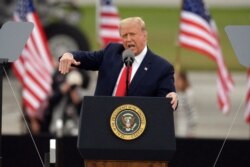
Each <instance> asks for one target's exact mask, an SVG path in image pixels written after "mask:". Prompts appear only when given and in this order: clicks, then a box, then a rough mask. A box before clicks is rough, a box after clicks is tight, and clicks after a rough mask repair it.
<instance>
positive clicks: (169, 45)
mask: <svg viewBox="0 0 250 167" xmlns="http://www.w3.org/2000/svg"><path fill="white" fill-rule="evenodd" d="M82 13H83V17H82V21H81V24H80V26H81V28H82V29H83V31H84V32H85V33H86V35H87V36H88V38H89V40H90V43H91V49H92V50H96V49H98V48H99V45H98V43H97V37H96V31H95V8H94V6H84V7H82ZM119 13H120V16H121V18H125V17H129V16H140V17H142V18H143V19H144V20H145V22H146V25H147V29H148V37H149V39H148V45H149V47H150V48H151V49H152V50H153V51H154V52H156V53H157V54H159V55H161V56H163V57H165V58H166V59H168V60H169V61H170V62H171V63H173V64H175V58H176V55H177V52H178V50H179V49H178V48H177V47H176V39H177V38H178V29H179V15H180V9H178V8H166V7H157V8H156V7H155V8H149V7H133V8H132V7H119ZM211 14H212V16H213V18H214V20H215V21H216V23H217V26H218V29H219V33H220V39H221V45H222V50H223V54H224V59H225V62H226V64H227V65H228V67H229V69H230V70H232V71H240V70H244V68H243V67H242V66H241V65H239V63H238V61H237V59H236V57H235V55H234V52H233V50H232V48H231V44H230V43H229V41H228V38H227V36H226V33H225V31H224V28H225V26H227V25H249V23H250V8H243V9H242V8H240V9H232V8H226V9H212V10H211ZM179 51H180V55H181V65H182V68H183V69H187V70H214V69H216V66H215V63H214V62H212V61H211V60H210V59H209V58H207V57H206V56H203V55H199V54H196V53H194V52H192V51H189V50H185V49H180V50H179ZM249 56H250V55H249Z"/></svg>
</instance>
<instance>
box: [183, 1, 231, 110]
mask: <svg viewBox="0 0 250 167" xmlns="http://www.w3.org/2000/svg"><path fill="white" fill-rule="evenodd" d="M179 45H180V47H183V48H187V49H191V50H193V51H196V52H199V53H201V54H204V55H206V56H208V57H209V58H211V59H212V60H213V61H215V62H216V63H217V97H218V104H219V108H220V110H221V111H222V112H223V113H227V112H228V111H229V107H230V99H229V93H230V91H231V90H232V88H233V86H234V83H233V80H232V78H231V75H230V74H229V72H228V70H227V67H226V65H225V63H224V60H223V55H222V51H221V48H220V42H219V37H218V34H217V29H216V25H215V22H214V21H213V19H212V17H211V15H210V14H209V11H208V9H207V8H206V6H205V4H204V3H203V1H202V0H183V4H182V11H181V18H180V33H179Z"/></svg>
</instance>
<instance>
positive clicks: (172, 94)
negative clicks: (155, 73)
mask: <svg viewBox="0 0 250 167" xmlns="http://www.w3.org/2000/svg"><path fill="white" fill-rule="evenodd" d="M166 97H169V98H172V100H171V104H172V108H173V109H174V110H176V107H177V104H178V95H177V93H175V92H170V93H168V94H167V96H166Z"/></svg>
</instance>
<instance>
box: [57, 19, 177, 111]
mask: <svg viewBox="0 0 250 167" xmlns="http://www.w3.org/2000/svg"><path fill="white" fill-rule="evenodd" d="M119 32H120V36H121V39H122V44H118V43H117V44H114V43H111V44H109V45H108V46H107V47H106V48H105V49H103V50H100V51H95V52H86V51H76V52H72V53H65V54H63V56H62V57H61V58H60V63H59V71H60V72H61V73H62V74H66V73H68V72H69V70H70V67H71V66H72V65H73V66H75V67H79V68H83V69H86V70H98V71H99V73H98V80H97V86H96V90H95V95H96V96H112V95H113V96H116V95H118V96H119V95H121V94H119V93H118V91H119V89H120V80H122V78H123V74H122V73H123V69H125V66H124V65H123V61H122V53H123V51H124V50H125V49H130V50H131V51H132V52H133V53H134V55H135V60H134V63H133V64H132V71H131V74H130V84H129V87H128V92H127V95H128V96H158V97H165V96H166V97H171V98H172V101H171V104H172V107H173V109H176V106H177V102H178V98H177V94H176V93H175V86H174V68H173V66H172V65H171V64H170V63H169V62H168V61H166V60H164V59H163V58H161V57H159V56H157V55H156V54H154V53H153V52H152V51H151V50H150V49H149V48H148V47H147V31H146V27H145V23H144V21H143V20H142V19H141V18H140V17H131V18H127V19H124V20H122V21H121V22H120V26H119Z"/></svg>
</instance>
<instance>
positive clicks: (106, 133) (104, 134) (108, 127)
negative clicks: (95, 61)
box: [77, 96, 176, 167]
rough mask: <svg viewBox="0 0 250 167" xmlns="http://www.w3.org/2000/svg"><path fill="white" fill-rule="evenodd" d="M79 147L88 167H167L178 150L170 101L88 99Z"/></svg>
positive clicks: (114, 98)
mask: <svg viewBox="0 0 250 167" xmlns="http://www.w3.org/2000/svg"><path fill="white" fill-rule="evenodd" d="M77 147H78V150H79V152H80V154H81V156H82V157H83V159H84V162H85V167H167V166H168V162H169V161H170V160H171V158H172V157H173V155H174V153H175V150H176V143H175V134H174V122H173V110H172V107H171V104H170V99H166V98H160V97H153V98H152V97H101V96H98V97H84V99H83V103H82V110H81V116H80V127H79V136H78V142H77Z"/></svg>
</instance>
